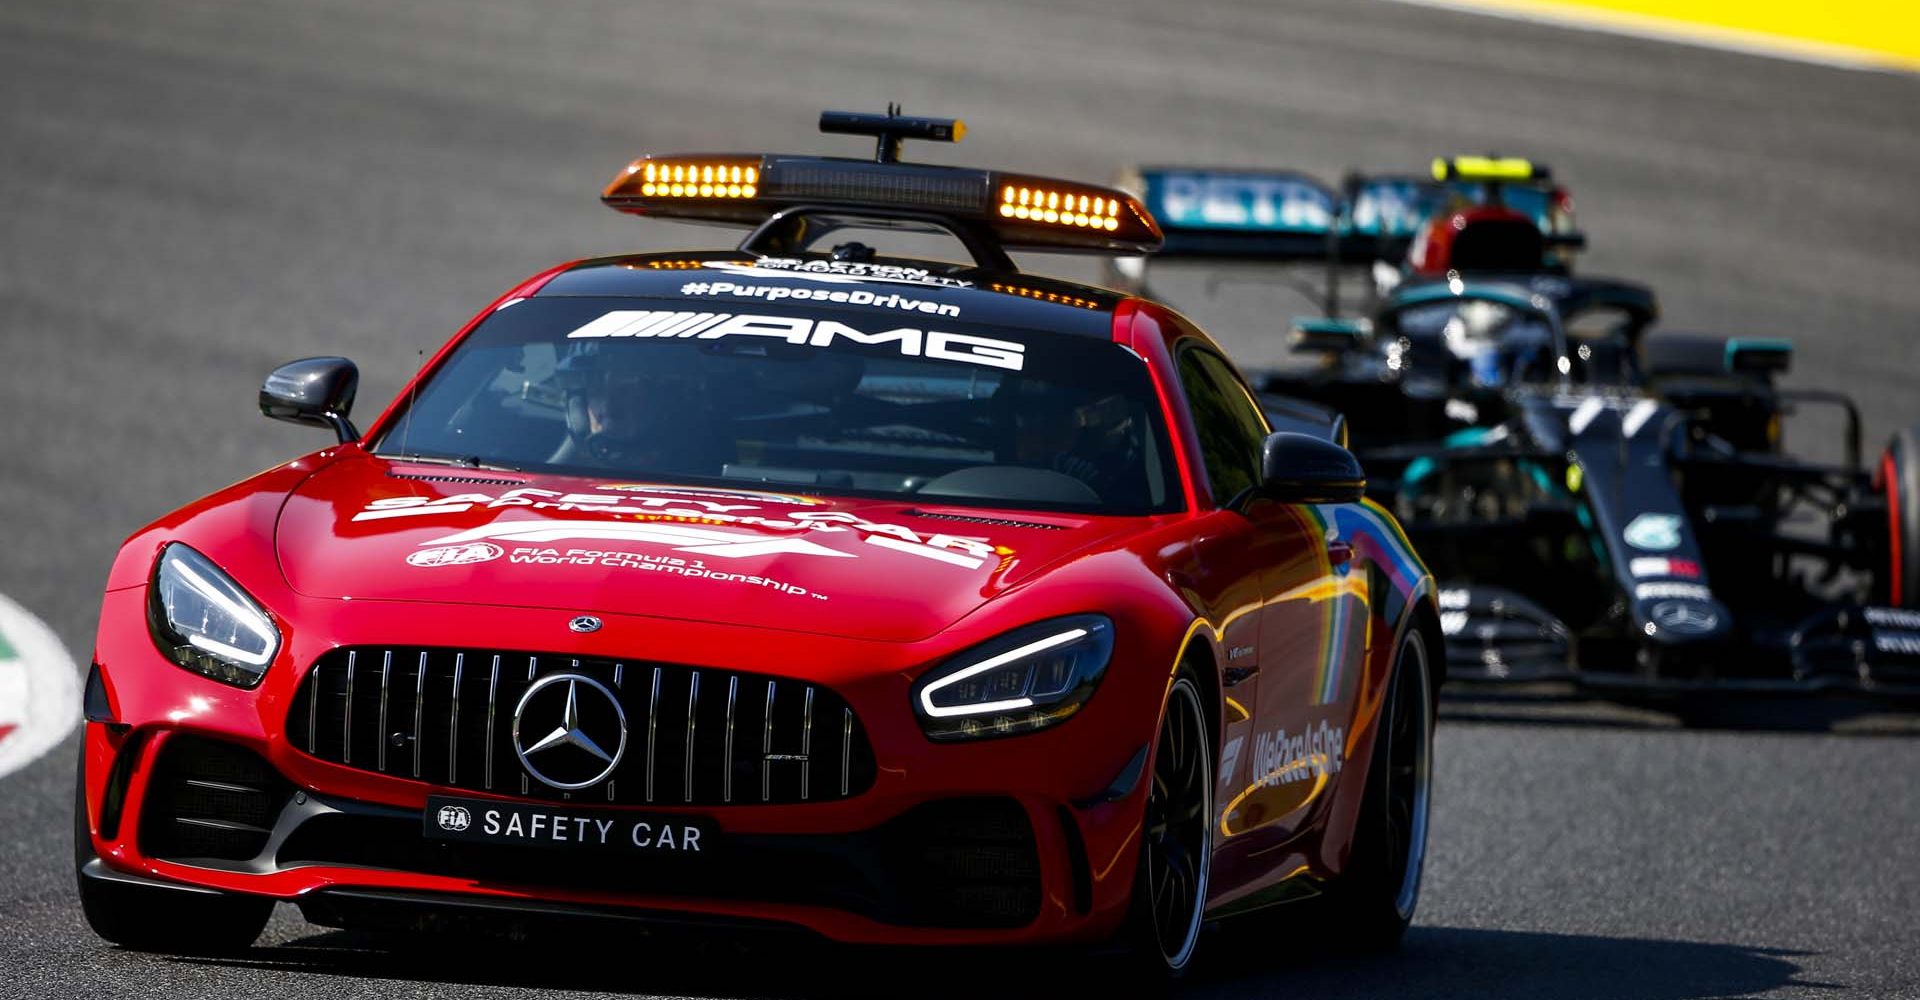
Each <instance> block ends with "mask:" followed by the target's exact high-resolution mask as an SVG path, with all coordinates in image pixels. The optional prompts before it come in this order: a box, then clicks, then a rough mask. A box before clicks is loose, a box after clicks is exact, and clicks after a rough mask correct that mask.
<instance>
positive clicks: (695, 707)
mask: <svg viewBox="0 0 1920 1000" xmlns="http://www.w3.org/2000/svg"><path fill="white" fill-rule="evenodd" d="M699 714H700V671H698V670H696V671H694V672H693V682H692V684H691V685H689V686H688V688H687V741H686V742H685V743H683V744H681V745H682V746H683V747H685V748H686V749H685V750H684V751H683V752H684V753H685V754H686V756H687V781H686V784H684V785H682V786H680V787H681V788H683V789H685V790H686V799H687V801H688V802H692V801H693V757H694V754H693V724H694V722H695V721H696V720H697V719H698V717H699Z"/></svg>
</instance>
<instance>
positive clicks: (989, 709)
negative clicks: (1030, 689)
mask: <svg viewBox="0 0 1920 1000" xmlns="http://www.w3.org/2000/svg"><path fill="white" fill-rule="evenodd" d="M1087 634H1088V633H1087V630H1086V629H1084V628H1074V629H1068V630H1067V631H1065V632H1061V633H1058V634H1056V635H1050V636H1047V637H1046V638H1044V639H1039V640H1036V641H1034V642H1030V643H1027V644H1026V645H1024V646H1021V647H1019V648H1017V649H1010V650H1007V651H1006V652H1004V653H1001V654H999V655H998V656H990V657H988V658H987V659H984V660H981V661H980V662H979V663H976V664H974V665H973V666H971V667H968V668H966V669H964V670H960V671H956V672H955V673H954V674H953V675H952V676H949V677H943V678H941V679H940V680H939V681H936V682H935V683H932V684H929V685H927V686H926V687H924V688H922V689H921V690H920V707H921V709H922V710H924V711H925V712H926V713H927V715H929V716H931V717H933V718H936V719H944V718H950V717H952V716H956V715H988V714H992V713H994V712H1006V711H1011V710H1013V709H1016V708H1031V707H1032V706H1033V699H1032V698H1025V697H1021V698H1010V699H1007V700H1006V701H992V702H985V703H982V704H977V705H954V706H951V707H948V708H940V707H938V706H936V705H934V703H933V693H934V692H935V691H938V690H940V689H941V688H945V687H948V686H951V685H954V684H958V683H960V682H961V681H964V680H966V679H967V678H969V677H976V676H978V675H980V674H984V673H986V672H987V671H989V670H993V669H995V668H997V667H1004V666H1006V665H1007V664H1009V663H1012V662H1014V661H1015V660H1018V659H1021V658H1023V657H1027V656H1032V655H1033V654H1035V653H1042V652H1045V651H1047V650H1049V649H1053V648H1054V647H1056V646H1064V645H1066V644H1067V643H1070V642H1073V641H1074V640H1076V639H1080V638H1083V637H1084V636H1086V635H1087Z"/></svg>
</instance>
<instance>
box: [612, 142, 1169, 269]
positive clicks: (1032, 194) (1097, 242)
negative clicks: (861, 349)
mask: <svg viewBox="0 0 1920 1000" xmlns="http://www.w3.org/2000/svg"><path fill="white" fill-rule="evenodd" d="M820 124H821V128H822V129H823V130H825V131H829V132H834V133H838V134H856V135H872V136H874V137H875V139H876V142H877V143H878V144H879V147H878V148H877V149H876V151H875V158H874V159H872V160H858V159H851V158H846V157H832V156H801V155H786V154H777V153H692V154H670V155H649V156H643V157H641V158H640V159H637V160H635V161H633V162H632V163H631V164H629V165H628V166H627V168H626V169H625V170H624V171H622V172H621V173H620V174H619V175H618V176H616V177H614V179H613V181H612V182H611V183H610V184H608V185H607V188H606V190H605V191H604V192H603V193H602V194H601V196H600V197H601V200H602V201H603V202H605V203H606V204H607V206H608V207H610V208H612V209H614V210H616V211H620V212H626V213H628V214H631V215H639V216H650V217H654V218H663V219H675V220H679V221H685V222H703V223H713V224H717V225H731V226H743V227H749V228H755V229H760V228H762V227H764V226H765V225H766V224H767V223H768V222H769V221H770V220H772V219H774V218H775V217H781V218H783V219H785V220H787V221H786V223H784V225H785V228H784V229H783V230H782V231H783V232H784V233H785V236H784V237H783V238H782V239H781V240H780V241H779V242H780V243H781V244H782V245H784V246H786V247H787V248H788V249H789V250H794V249H802V248H804V244H805V243H811V242H813V241H814V240H816V239H817V238H819V237H820V236H823V235H825V234H826V233H827V232H831V231H832V230H834V229H838V228H899V229H911V230H915V231H933V232H949V233H954V234H956V235H958V234H960V233H961V232H963V231H964V232H966V233H967V234H968V237H967V238H966V239H965V242H967V245H968V248H969V250H971V251H973V253H974V257H975V259H976V260H977V261H979V262H980V263H981V264H982V265H983V266H989V267H994V268H1002V269H1004V267H1005V266H1006V260H1007V259H1006V255H1005V253H1004V251H1005V250H1008V249H1013V250H1033V251H1041V252H1052V253H1124V254H1139V253H1151V252H1153V251H1155V250H1158V249H1159V248H1160V244H1161V232H1160V226H1159V224H1158V223H1157V222H1155V221H1154V219H1153V216H1152V215H1151V214H1150V213H1149V212H1148V211H1147V209H1146V207H1145V206H1144V205H1143V204H1141V202H1140V200H1139V199H1138V198H1136V197H1135V196H1133V195H1131V194H1129V193H1127V192H1125V191H1121V190H1118V189H1115V188H1110V187H1103V186H1100V185H1094V184H1084V183H1080V182H1078V181H1070V180H1061V179H1057V178H1049V177H1040V176H1034V175H1029V174H1016V173H1006V172H1002V171H997V170H985V169H979V168H973V167H952V166H944V165H938V164H925V163H902V162H899V161H898V160H897V159H890V158H889V157H893V156H897V155H898V151H899V144H900V142H901V141H902V140H904V139H909V138H914V139H934V140H944V141H953V140H955V139H958V138H959V137H960V136H961V135H963V134H964V133H965V126H963V125H962V124H961V123H960V122H958V121H954V120H951V119H944V118H911V117H906V116H902V115H899V114H887V115H867V114H855V113H852V112H839V111H829V112H826V113H824V114H822V115H821V120H820ZM807 216H818V217H819V218H818V219H817V220H816V222H815V224H813V225H810V226H804V227H801V226H796V225H793V224H792V223H793V220H795V219H797V218H801V217H807ZM869 220H871V221H877V222H879V223H880V225H879V226H876V227H869V226H866V225H864V223H865V222H866V221H869ZM763 235H764V234H763ZM801 237H804V238H805V239H804V240H802V239H801ZM748 242H749V244H754V243H756V241H755V240H753V239H750V240H749V241H748ZM759 242H760V243H764V242H765V241H764V240H761V241H759ZM988 244H992V245H994V246H995V247H996V249H995V252H991V253H987V254H984V255H983V254H982V253H981V249H982V248H983V247H984V246H986V245H988ZM743 249H747V250H750V251H754V248H753V247H750V246H746V245H743ZM754 252H757V251H754Z"/></svg>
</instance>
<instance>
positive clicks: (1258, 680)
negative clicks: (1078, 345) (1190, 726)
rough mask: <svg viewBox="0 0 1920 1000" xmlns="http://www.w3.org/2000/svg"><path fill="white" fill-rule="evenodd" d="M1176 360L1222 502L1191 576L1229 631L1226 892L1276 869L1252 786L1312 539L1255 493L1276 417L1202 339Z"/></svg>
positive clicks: (1214, 497)
mask: <svg viewBox="0 0 1920 1000" xmlns="http://www.w3.org/2000/svg"><path fill="white" fill-rule="evenodd" d="M1175 366H1176V368H1177V370H1178V373H1179V382H1180V389H1181V392H1182V394H1183V395H1184V396H1185V398H1186V402H1187V409H1188V412H1189V413H1190V414H1191V417H1192V421H1193V430H1194V436H1195V438H1196V440H1197V442H1198V444H1199V451H1200V461H1201V465H1202V466H1203V468H1204V471H1205V473H1206V481H1207V487H1208V493H1209V494H1210V499H1211V501H1212V506H1213V508H1214V509H1213V510H1212V511H1211V512H1210V513H1208V514H1206V515H1204V516H1203V517H1202V519H1201V526H1200V531H1199V532H1198V533H1197V534H1196V538H1195V541H1194V543H1193V547H1192V550H1191V551H1192V565H1191V566H1190V567H1189V568H1188V576H1189V579H1191V580H1192V581H1194V586H1193V592H1194V595H1195V596H1196V597H1202V598H1203V602H1202V603H1203V607H1204V608H1205V609H1206V611H1207V613H1208V615H1209V619H1210V621H1211V623H1212V624H1213V626H1214V628H1216V629H1217V630H1219V632H1220V648H1221V650H1222V653H1223V654H1224V657H1225V662H1224V664H1223V670H1222V676H1223V683H1224V685H1225V689H1224V691H1223V692H1222V693H1223V695H1224V712H1223V720H1224V723H1225V724H1224V728H1223V732H1222V734H1221V741H1220V744H1221V749H1220V759H1219V762H1218V768H1217V770H1218V784H1217V786H1216V790H1215V801H1216V804H1217V805H1219V806H1220V807H1221V808H1220V816H1219V817H1218V820H1219V821H1218V822H1217V823H1216V825H1215V828H1214V829H1215V831H1216V834H1217V837H1216V841H1215V851H1216V854H1215V858H1214V878H1213V887H1214V892H1215V895H1216V896H1221V895H1227V894H1231V893H1232V892H1233V891H1234V889H1235V887H1236V886H1239V885H1241V884H1244V883H1245V882H1247V881H1248V880H1250V879H1258V878H1260V877H1262V876H1264V874H1265V873H1266V871H1267V869H1268V867H1269V865H1268V864H1267V863H1266V862H1265V861H1264V860H1263V859H1261V858H1259V857H1258V845H1257V844H1255V843H1253V842H1252V840H1251V838H1248V837H1246V836H1244V835H1245V834H1247V833H1249V832H1251V831H1253V830H1254V829H1255V828H1256V827H1257V825H1258V824H1250V823H1248V822H1247V821H1246V820H1247V817H1248V815H1249V813H1248V812H1247V810H1246V806H1247V804H1248V800H1247V797H1246V796H1245V795H1243V794H1242V792H1243V791H1244V790H1245V789H1246V788H1247V787H1248V786H1249V785H1250V783H1251V778H1250V774H1251V772H1250V768H1251V759H1252V749H1253V746H1254V736H1255V734H1256V731H1257V728H1258V726H1257V714H1258V713H1257V710H1258V706H1259V705H1260V704H1261V703H1262V701H1263V700H1264V699H1263V696H1262V695H1261V693H1260V689H1261V686H1262V685H1263V684H1264V683H1265V676H1266V674H1267V671H1268V670H1269V668H1270V666H1271V665H1272V664H1274V663H1277V662H1281V660H1282V659H1284V657H1285V656H1287V655H1288V650H1289V649H1290V647H1291V646H1292V645H1293V642H1294V641H1293V640H1291V639H1288V638H1286V637H1284V636H1279V635H1276V634H1275V633H1274V632H1273V631H1272V628H1273V625H1274V618H1273V609H1272V607H1271V606H1270V604H1269V599H1270V598H1271V597H1272V595H1273V593H1274V591H1273V587H1274V584H1275V579H1276V567H1277V566H1279V565H1280V564H1282V563H1284V562H1285V561H1286V560H1287V559H1289V558H1290V553H1295V552H1298V551H1299V550H1300V549H1301V547H1302V546H1303V545H1304V544H1306V542H1307V539H1305V538H1304V537H1303V532H1304V531H1305V527H1304V525H1303V522H1302V521H1301V519H1299V518H1298V517H1296V516H1294V515H1293V514H1292V512H1290V511H1289V510H1288V509H1287V508H1286V507H1285V506H1284V505H1280V504H1274V503H1271V502H1268V501H1265V500H1261V499H1258V498H1257V497H1256V496H1255V490H1254V487H1255V486H1256V485H1258V483H1259V480H1260V449H1261V445H1262V444H1263V442H1264V441H1265V440H1266V435H1267V423H1266V420H1265V418H1264V417H1263V416H1262V415H1261V413H1260V411H1259V409H1258V407H1256V406H1254V405H1253V401H1252V397H1251V395H1250V394H1249V393H1248V392H1247V390H1246V388H1245V386H1244V385H1243V384H1242V383H1241V382H1240V379H1239V378H1238V376H1236V375H1235V374H1234V373H1233V370H1232V367H1231V366H1230V365H1228V364H1227V362H1226V361H1225V360H1224V359H1223V358H1221V357H1220V356H1219V355H1218V354H1216V353H1214V352H1213V351H1212V350H1211V349H1210V348H1209V347H1207V346H1205V345H1204V343H1203V342H1201V341H1198V340H1192V341H1186V342H1184V343H1182V344H1181V345H1180V346H1179V347H1178V348H1177V349H1176V351H1175ZM1253 804H1254V805H1255V806H1256V807H1257V806H1258V804H1259V803H1258V802H1255V803H1253ZM1256 814H1257V813H1256Z"/></svg>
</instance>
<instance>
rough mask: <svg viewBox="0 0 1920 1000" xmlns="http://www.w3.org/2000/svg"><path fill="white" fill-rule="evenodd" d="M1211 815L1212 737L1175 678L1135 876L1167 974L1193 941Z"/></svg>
mask: <svg viewBox="0 0 1920 1000" xmlns="http://www.w3.org/2000/svg"><path fill="white" fill-rule="evenodd" d="M1212 812H1213V739H1212V737H1211V736H1209V735H1208V733H1207V724H1206V719H1205V717H1204V716H1203V715H1202V714H1201V708H1200V692H1199V689H1198V688H1197V687H1196V686H1195V685H1194V682H1193V679H1192V678H1191V677H1189V676H1187V675H1186V674H1182V675H1181V676H1180V678H1179V679H1178V680H1176V681H1174V684H1173V690H1172V692H1171V693H1170V694H1169V695H1168V697H1167V711H1166V715H1165V718H1163V719H1162V720H1161V723H1160V738H1159V745H1158V747H1157V749H1156V750H1155V752H1154V757H1153V781H1152V784H1151V786H1150V787H1149V789H1148V792H1147V811H1146V822H1145V851H1144V853H1145V863H1144V868H1143V871H1142V877H1143V881H1144V888H1145V890H1146V894H1147V899H1146V903H1147V911H1146V912H1147V917H1148V922H1149V923H1150V925H1151V927H1152V932H1153V933H1152V938H1153V943H1154V945H1155V947H1156V948H1157V950H1158V953H1159V958H1160V960H1161V962H1162V963H1163V965H1164V968H1165V969H1166V971H1168V972H1169V973H1173V972H1178V971H1180V970H1181V969H1184V968H1185V967H1186V965H1187V963H1188V962H1189V961H1190V960H1191V959H1192V958H1193V951H1194V946H1195V945H1196V944H1198V943H1199V940H1200V926H1201V916H1202V914H1203V913H1204V911H1205V909H1206V900H1207V874H1208V870H1209V868H1210V867H1211V860H1212V854H1213V850H1212V847H1213V840H1212V837H1211V836H1210V834H1211V832H1212V829H1211V815H1212ZM1136 891H1138V890H1137V889H1136Z"/></svg>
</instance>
